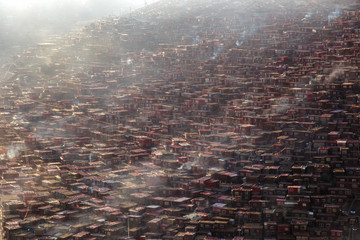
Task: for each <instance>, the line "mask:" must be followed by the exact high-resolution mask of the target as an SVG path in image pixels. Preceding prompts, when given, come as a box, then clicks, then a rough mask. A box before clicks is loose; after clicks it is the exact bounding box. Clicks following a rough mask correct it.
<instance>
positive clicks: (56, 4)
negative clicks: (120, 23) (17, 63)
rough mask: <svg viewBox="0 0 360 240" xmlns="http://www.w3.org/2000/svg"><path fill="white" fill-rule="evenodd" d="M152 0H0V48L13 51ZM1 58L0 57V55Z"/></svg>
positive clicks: (4, 51) (122, 12)
mask: <svg viewBox="0 0 360 240" xmlns="http://www.w3.org/2000/svg"><path fill="white" fill-rule="evenodd" d="M152 2H154V1H152V0H147V1H144V0H76V1H73V0H11V1H9V0H0V50H1V51H2V54H5V53H7V52H14V51H16V50H18V49H19V48H20V49H21V48H23V47H24V46H29V45H31V44H34V43H35V42H36V41H45V40H46V39H47V38H48V37H49V35H51V34H61V33H66V32H69V31H71V30H74V29H77V28H80V27H81V26H83V25H85V24H87V23H89V22H91V21H94V20H96V19H99V18H102V17H104V16H109V15H121V14H124V13H128V12H129V11H131V10H134V9H136V8H139V7H142V6H144V5H145V4H146V3H152ZM0 57H1V56H0Z"/></svg>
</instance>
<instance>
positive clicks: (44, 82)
mask: <svg viewBox="0 0 360 240" xmlns="http://www.w3.org/2000/svg"><path fill="white" fill-rule="evenodd" d="M294 11H295V10H294ZM338 12H340V10H336V11H335V12H332V13H330V14H329V13H328V11H325V10H324V11H320V10H318V11H317V12H316V13H311V14H310V13H309V14H306V13H305V14H306V15H305V17H304V14H299V13H297V12H291V11H290V12H287V13H283V12H281V14H280V13H277V12H274V13H271V14H264V16H265V15H266V21H265V22H262V23H261V24H260V21H264V16H262V17H258V16H253V18H250V19H251V20H250V21H251V23H248V25H246V26H250V27H249V28H247V29H246V28H245V29H242V28H241V30H239V29H240V28H239V23H243V22H241V21H242V20H241V17H239V16H237V15H236V16H234V17H231V16H226V17H219V16H203V17H198V18H189V19H185V20H181V21H180V22H170V23H169V24H168V25H166V24H163V25H161V26H162V27H163V28H164V29H162V30H164V31H163V32H161V34H163V38H164V39H168V38H170V37H169V36H171V33H172V32H171V31H170V30H171V29H173V31H174V29H175V30H176V34H177V35H182V36H183V37H182V38H180V39H178V41H179V42H177V43H176V44H174V43H169V44H165V43H159V44H157V45H156V46H155V47H154V46H152V44H154V43H153V42H151V41H150V40H149V39H148V37H149V36H148V35H149V34H150V32H151V31H150V30H149V29H153V28H157V26H155V25H156V24H151V23H148V22H141V21H138V20H136V19H133V20H132V19H126V18H121V19H120V20H119V19H118V20H114V19H108V20H103V21H100V22H98V23H95V24H92V25H89V26H88V27H86V28H85V29H83V31H82V32H81V33H79V34H78V35H76V34H73V35H71V36H70V37H56V39H55V40H56V41H55V40H54V42H52V43H42V44H39V45H38V46H36V47H34V48H32V49H28V50H27V51H25V52H24V53H23V54H22V55H21V56H20V55H19V56H17V57H15V58H14V60H13V61H14V63H12V64H10V65H8V66H6V67H5V70H6V71H7V72H6V74H5V76H4V78H5V79H4V80H3V83H2V87H1V88H0V101H1V102H2V103H3V104H2V107H1V115H0V132H1V137H0V145H1V146H2V148H1V149H0V177H1V181H0V198H1V215H0V218H1V222H2V226H1V231H2V237H3V239H16V240H17V239H89V240H90V239H129V238H134V239H175V240H188V239H237V240H241V239H244V240H245V239H268V240H270V239H271V240H273V239H277V240H290V239H291V240H293V239H294V240H295V239H296V240H326V239H331V240H341V239H357V237H359V236H360V234H359V233H358V231H357V229H358V227H359V211H360V209H359V203H360V198H358V197H359V189H360V188H359V187H360V167H359V156H360V140H359V134H360V132H359V131H360V130H359V129H360V128H359V126H360V104H359V100H360V99H359V95H358V92H359V89H360V85H359V82H360V81H359V79H360V70H359V68H358V63H359V62H360V51H359V45H360V42H359V35H360V32H359V29H358V27H357V26H358V25H359V24H360V11H359V10H357V8H356V6H355V7H354V9H350V8H349V9H343V10H342V12H341V14H340V13H338ZM295 13H296V14H295ZM249 14H250V15H251V16H252V13H249ZM181 24H184V25H185V26H186V25H192V24H194V27H192V28H191V31H198V35H196V34H195V35H194V36H193V37H192V38H191V37H189V32H187V31H186V30H187V29H188V28H185V27H184V28H182V26H183V25H181ZM196 24H199V25H201V28H198V27H197V25H196ZM153 25H154V26H153ZM260 25H261V26H260ZM139 26H140V27H139ZM216 26H228V27H216ZM255 26H256V27H255ZM142 28H143V29H142ZM134 29H137V30H136V31H135V30H134ZM141 29H142V30H143V31H140V30H141ZM165 30H166V31H165ZM158 34H160V33H158ZM174 34H175V33H174ZM154 38H156V37H154ZM136 41H138V42H137V43H136V44H140V43H141V42H142V41H145V42H147V43H148V44H149V48H150V49H152V50H140V51H136V50H134V51H131V52H124V51H123V49H122V48H123V46H128V45H129V46H133V45H131V43H132V42H136ZM154 41H155V40H154ZM114 42H115V43H114ZM116 42H117V43H118V45H117V44H116ZM136 44H135V45H134V46H133V47H134V49H136Z"/></svg>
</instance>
